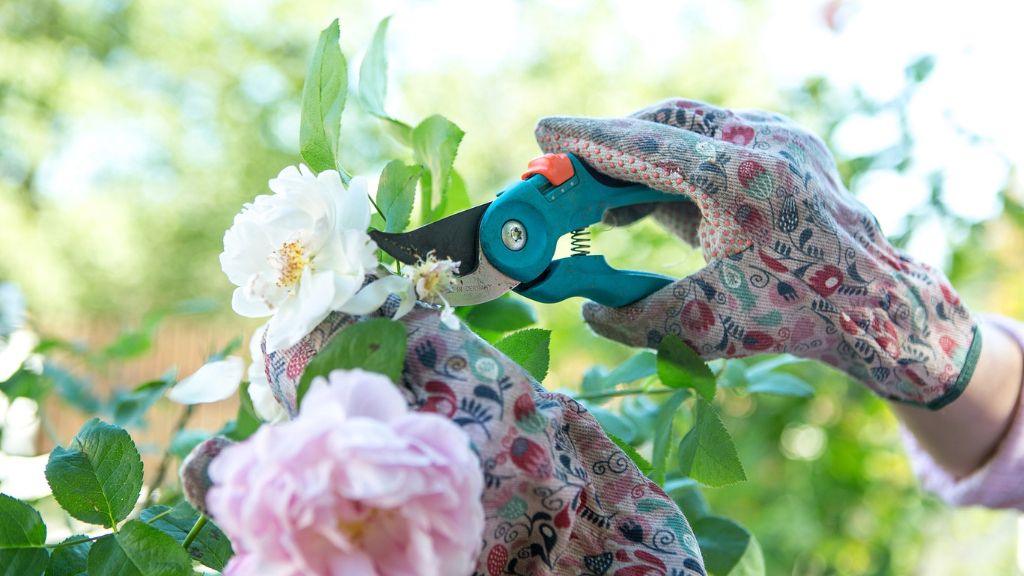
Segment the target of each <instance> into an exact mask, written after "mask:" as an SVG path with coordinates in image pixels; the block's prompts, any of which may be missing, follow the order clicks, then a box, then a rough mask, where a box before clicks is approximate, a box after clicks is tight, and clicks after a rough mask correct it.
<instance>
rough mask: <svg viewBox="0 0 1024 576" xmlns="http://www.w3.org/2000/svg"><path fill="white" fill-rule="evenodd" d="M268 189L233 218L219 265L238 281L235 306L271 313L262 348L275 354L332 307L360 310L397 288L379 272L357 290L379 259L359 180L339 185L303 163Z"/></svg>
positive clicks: (244, 311) (329, 173)
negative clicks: (270, 191) (345, 185)
mask: <svg viewBox="0 0 1024 576" xmlns="http://www.w3.org/2000/svg"><path fill="white" fill-rule="evenodd" d="M270 189H271V190H272V191H273V192H274V194H273V195H262V196H257V197H256V199H255V200H254V201H253V202H252V203H251V204H247V205H246V206H245V207H244V208H243V209H242V212H241V213H239V214H238V215H237V216H235V221H234V223H233V224H232V226H231V228H230V229H229V230H228V231H227V232H226V233H225V234H224V252H222V253H221V255H220V263H221V268H223V270H224V272H225V274H227V276H228V279H230V280H231V282H232V283H233V284H235V285H236V286H237V287H238V288H236V289H235V292H234V296H233V297H232V301H231V306H232V308H233V309H234V310H235V312H237V313H238V314H241V315H242V316H247V317H250V318H261V317H266V316H270V317H271V318H270V321H269V322H268V323H267V337H266V346H267V352H274V351H277V350H281V349H284V348H287V347H289V346H293V345H295V344H296V343H298V342H299V340H301V339H302V337H303V336H305V335H306V334H309V333H310V332H311V331H312V330H313V328H314V327H316V325H317V324H319V323H320V322H321V321H323V319H324V318H326V317H327V315H328V314H330V313H331V312H332V311H335V310H336V311H341V312H346V313H350V314H365V313H368V312H370V311H372V310H374V309H376V308H377V307H379V306H380V305H381V304H383V302H384V300H386V299H387V296H388V294H390V293H392V292H395V291H396V290H393V289H391V288H392V286H391V285H392V284H395V281H394V280H388V279H387V278H385V279H382V280H378V281H377V282H375V283H374V284H371V285H370V286H368V287H367V288H372V289H370V290H364V291H363V292H360V287H361V286H362V284H363V280H364V278H365V276H366V274H367V273H368V272H371V271H373V270H374V269H375V268H376V266H377V264H378V261H377V256H376V250H377V245H376V243H374V242H373V240H371V239H370V237H369V235H368V234H367V233H366V228H367V226H369V224H370V205H369V198H368V196H367V185H366V180H365V179H364V178H359V177H357V178H353V179H352V181H351V182H350V184H349V187H348V189H345V187H344V186H342V183H341V178H340V177H339V175H338V173H337V172H336V171H334V170H325V171H323V172H321V173H320V174H317V175H314V174H313V173H312V172H311V171H310V170H309V168H307V167H306V166H299V167H298V168H296V167H294V166H289V167H287V168H285V169H284V170H282V171H281V173H280V174H278V176H277V178H274V179H273V180H271V181H270ZM375 285H376V286H375ZM364 292H365V293H364ZM357 295H359V296H360V297H358V298H357V297H356V296H357Z"/></svg>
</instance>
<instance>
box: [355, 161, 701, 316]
mask: <svg viewBox="0 0 1024 576" xmlns="http://www.w3.org/2000/svg"><path fill="white" fill-rule="evenodd" d="M686 201H687V200H686V199H685V198H684V197H683V196H680V195H678V194H666V193H664V192H658V191H656V190H652V189H651V188H648V187H646V186H643V185H640V184H632V183H629V182H623V181H621V180H616V179H614V178H611V177H608V176H606V175H604V174H601V173H599V172H597V171H596V170H594V169H593V168H591V167H590V166H588V165H587V164H586V163H584V162H583V161H582V160H580V159H579V158H578V157H576V156H575V155H573V154H545V155H543V156H540V157H538V158H535V159H533V160H532V161H531V162H530V163H529V165H528V167H527V170H526V172H524V173H523V175H522V180H521V181H520V182H516V183H515V184H512V185H510V186H509V187H507V188H505V189H504V190H502V191H501V192H499V193H498V195H497V198H495V199H494V200H493V201H491V202H488V203H486V204H482V205H480V206H476V207H474V208H470V209H468V210H464V211H462V212H459V213H457V214H453V215H451V216H448V217H446V218H442V219H441V220H438V221H436V222H432V223H430V224H427V225H425V226H423V227H420V228H417V229H415V230H412V231H409V232H406V233H401V234H390V233H385V232H380V231H377V230H371V231H370V236H371V237H372V238H373V239H374V241H376V242H377V245H378V246H379V247H380V248H381V249H383V250H384V251H385V252H387V253H388V254H390V255H391V256H393V257H394V258H395V259H396V260H398V261H400V262H403V263H406V264H415V263H417V262H418V261H420V260H423V259H425V258H426V257H427V255H428V254H430V253H431V252H433V254H434V255H435V256H436V257H437V258H439V259H443V258H450V259H451V260H453V261H457V262H459V263H460V264H459V271H458V274H457V277H456V282H455V285H454V288H453V290H452V291H451V292H448V293H446V294H444V296H445V298H446V299H447V300H448V302H449V303H451V304H452V305H454V306H467V305H471V304H480V303H482V302H487V301H489V300H493V299H495V298H497V297H499V296H501V295H502V294H504V293H506V292H508V291H509V290H515V291H516V292H518V293H519V294H521V295H523V296H525V297H527V298H529V299H531V300H534V301H537V302H545V303H551V302H560V301H562V300H565V299H566V298H571V297H573V296H583V297H585V298H589V299H591V300H594V301H596V302H598V303H600V304H604V305H605V306H612V307H620V306H625V305H627V304H631V303H633V302H636V301H637V300H640V299H642V298H644V297H646V296H649V295H650V294H653V293H654V292H656V291H658V290H659V289H661V288H663V287H665V286H667V285H668V284H670V283H671V282H672V281H673V279H672V278H669V277H667V276H661V275H658V274H651V273H648V272H638V271H633V270H617V269H615V268H612V267H611V266H610V265H609V264H608V262H607V261H605V259H604V256H600V255H594V254H590V253H589V250H588V247H589V237H588V236H587V232H588V231H587V228H588V227H589V226H590V225H591V224H596V223H597V222H600V221H601V217H602V216H603V215H604V213H605V211H606V210H610V209H614V208H622V207H625V206H632V205H636V204H647V203H654V202H686ZM566 234H572V244H573V255H572V256H569V257H568V258H562V259H559V260H554V259H553V258H554V255H555V245H556V244H557V242H558V239H559V238H561V237H562V236H564V235H566Z"/></svg>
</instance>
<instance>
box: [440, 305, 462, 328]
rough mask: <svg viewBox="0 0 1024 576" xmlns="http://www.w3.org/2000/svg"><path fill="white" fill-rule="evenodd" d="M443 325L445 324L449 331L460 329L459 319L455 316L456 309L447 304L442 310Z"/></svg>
mask: <svg viewBox="0 0 1024 576" xmlns="http://www.w3.org/2000/svg"><path fill="white" fill-rule="evenodd" d="M441 324H444V325H445V327H446V328H448V329H449V330H458V329H459V317H458V316H456V315H455V308H452V307H451V305H450V304H448V303H447V302H445V305H444V308H443V309H442V310H441Z"/></svg>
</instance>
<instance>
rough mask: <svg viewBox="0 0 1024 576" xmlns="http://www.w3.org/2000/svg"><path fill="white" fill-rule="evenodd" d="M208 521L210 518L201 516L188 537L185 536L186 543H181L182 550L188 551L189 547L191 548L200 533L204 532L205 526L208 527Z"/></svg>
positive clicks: (204, 515)
mask: <svg viewBox="0 0 1024 576" xmlns="http://www.w3.org/2000/svg"><path fill="white" fill-rule="evenodd" d="M208 520H209V518H207V517H206V514H200V515H199V518H198V519H197V520H196V523H195V524H194V525H193V526H192V529H191V530H189V531H188V536H185V541H184V542H182V543H181V547H182V548H184V549H185V550H188V547H189V546H191V545H192V543H193V542H195V540H196V537H197V536H199V532H200V531H202V529H203V526H206V522H207V521H208Z"/></svg>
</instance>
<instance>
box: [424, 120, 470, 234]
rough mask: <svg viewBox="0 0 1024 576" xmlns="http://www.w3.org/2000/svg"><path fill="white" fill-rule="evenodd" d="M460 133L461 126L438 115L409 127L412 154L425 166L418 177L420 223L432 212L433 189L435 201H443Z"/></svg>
mask: <svg viewBox="0 0 1024 576" xmlns="http://www.w3.org/2000/svg"><path fill="white" fill-rule="evenodd" d="M464 135H465V132H463V131H462V129H461V128H459V127H458V126H456V125H455V124H454V123H453V122H451V121H450V120H448V119H447V118H445V117H444V116H441V115H439V114H435V115H433V116H431V117H429V118H427V119H426V120H424V121H423V122H420V123H419V125H418V126H416V127H415V128H413V131H412V146H413V155H414V156H415V158H416V162H417V163H418V164H422V165H423V166H426V167H427V172H424V173H423V176H422V177H421V179H420V180H421V181H420V185H421V187H422V190H423V197H422V199H421V201H422V212H421V214H422V220H424V222H426V221H427V220H428V218H430V217H431V216H432V215H433V214H434V203H433V198H434V192H437V198H438V200H439V201H443V199H444V197H445V192H446V191H447V190H448V180H449V178H450V176H451V171H452V164H453V163H454V162H455V154H456V153H457V152H458V150H459V143H460V142H462V137H463V136H464Z"/></svg>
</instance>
